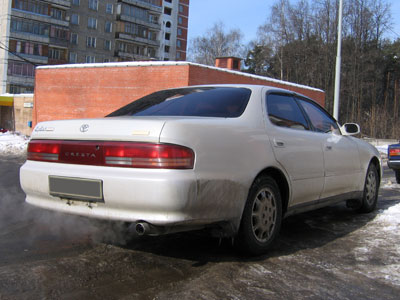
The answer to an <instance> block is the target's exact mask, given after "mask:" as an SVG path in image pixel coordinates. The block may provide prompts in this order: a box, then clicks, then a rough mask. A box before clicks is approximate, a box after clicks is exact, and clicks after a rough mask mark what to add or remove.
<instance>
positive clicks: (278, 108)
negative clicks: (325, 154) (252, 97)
mask: <svg viewBox="0 0 400 300" xmlns="http://www.w3.org/2000/svg"><path fill="white" fill-rule="evenodd" d="M267 110H268V117H269V120H270V121H271V122H272V123H273V124H275V125H277V126H280V127H287V128H292V129H302V130H309V126H308V123H307V121H306V119H305V117H304V115H303V113H302V111H301V110H300V107H299V106H298V105H297V103H296V102H295V100H294V99H293V97H292V96H290V95H283V94H269V95H268V97H267Z"/></svg>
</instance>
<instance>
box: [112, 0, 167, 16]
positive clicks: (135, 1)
mask: <svg viewBox="0 0 400 300" xmlns="http://www.w3.org/2000/svg"><path fill="white" fill-rule="evenodd" d="M118 2H123V3H127V4H132V5H135V6H138V7H142V8H145V9H148V10H150V11H152V12H155V13H158V14H161V13H162V6H158V5H154V4H151V3H150V2H151V1H146V0H118Z"/></svg>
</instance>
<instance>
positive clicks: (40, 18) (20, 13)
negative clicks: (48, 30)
mask: <svg viewBox="0 0 400 300" xmlns="http://www.w3.org/2000/svg"><path fill="white" fill-rule="evenodd" d="M11 15H12V16H14V17H19V18H22V19H28V20H33V21H37V22H41V23H48V24H53V25H58V26H64V27H68V26H69V21H64V20H58V19H54V18H52V17H50V16H46V15H39V14H35V13H32V12H30V11H25V10H19V9H15V8H13V9H12V11H11Z"/></svg>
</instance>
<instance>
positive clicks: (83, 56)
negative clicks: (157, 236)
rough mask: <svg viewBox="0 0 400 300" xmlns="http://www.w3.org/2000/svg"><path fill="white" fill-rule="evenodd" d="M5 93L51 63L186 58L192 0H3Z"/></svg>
mask: <svg viewBox="0 0 400 300" xmlns="http://www.w3.org/2000/svg"><path fill="white" fill-rule="evenodd" d="M0 5H1V7H0V80H1V91H0V93H6V92H8V93H31V92H32V91H33V86H34V75H35V67H36V66H39V65H48V64H67V63H101V62H118V61H148V60H163V61H167V60H186V48H187V30H188V16H189V0H53V1H50V0H48V1H46V0H0Z"/></svg>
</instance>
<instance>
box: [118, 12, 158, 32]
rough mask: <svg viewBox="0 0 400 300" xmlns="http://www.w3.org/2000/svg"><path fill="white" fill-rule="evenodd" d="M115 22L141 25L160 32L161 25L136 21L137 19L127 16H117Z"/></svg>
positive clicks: (140, 20)
mask: <svg viewBox="0 0 400 300" xmlns="http://www.w3.org/2000/svg"><path fill="white" fill-rule="evenodd" d="M117 20H121V21H126V22H130V23H135V24H139V25H143V26H146V27H149V28H151V29H154V30H156V31H160V30H161V24H158V23H152V22H150V21H144V20H142V19H138V18H135V17H131V16H127V15H123V14H119V15H118V16H117Z"/></svg>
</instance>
